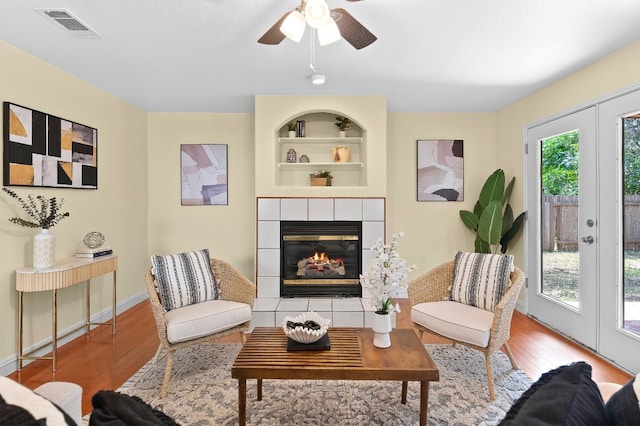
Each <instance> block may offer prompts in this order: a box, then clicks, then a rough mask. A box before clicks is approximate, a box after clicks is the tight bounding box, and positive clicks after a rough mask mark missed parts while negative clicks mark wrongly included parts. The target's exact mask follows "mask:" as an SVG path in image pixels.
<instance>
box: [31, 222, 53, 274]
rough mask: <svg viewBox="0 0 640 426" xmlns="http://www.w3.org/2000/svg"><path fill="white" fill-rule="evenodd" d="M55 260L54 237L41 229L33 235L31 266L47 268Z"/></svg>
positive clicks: (46, 230)
mask: <svg viewBox="0 0 640 426" xmlns="http://www.w3.org/2000/svg"><path fill="white" fill-rule="evenodd" d="M55 261H56V237H55V236H54V235H53V234H50V233H49V230H48V229H42V230H41V231H40V233H39V234H36V235H35V236H34V237H33V267H34V268H38V269H40V268H49V267H51V266H53V264H54V263H55Z"/></svg>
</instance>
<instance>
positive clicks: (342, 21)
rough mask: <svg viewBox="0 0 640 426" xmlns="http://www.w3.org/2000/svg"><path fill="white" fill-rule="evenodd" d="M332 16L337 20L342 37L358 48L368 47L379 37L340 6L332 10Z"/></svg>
mask: <svg viewBox="0 0 640 426" xmlns="http://www.w3.org/2000/svg"><path fill="white" fill-rule="evenodd" d="M331 17H332V18H333V20H334V21H336V25H338V29H339V30H340V35H341V36H342V38H343V39H345V40H347V42H349V44H351V45H352V46H353V47H355V48H356V49H362V48H363V47H367V46H369V45H370V44H371V43H373V42H374V41H376V40H377V39H378V37H376V36H374V35H373V34H372V33H371V31H369V30H368V29H366V28H365V27H364V25H362V24H361V23H360V22H358V20H356V18H354V17H353V16H351V14H349V12H347V11H346V10H344V9H342V8H340V7H338V8H336V9H332V10H331Z"/></svg>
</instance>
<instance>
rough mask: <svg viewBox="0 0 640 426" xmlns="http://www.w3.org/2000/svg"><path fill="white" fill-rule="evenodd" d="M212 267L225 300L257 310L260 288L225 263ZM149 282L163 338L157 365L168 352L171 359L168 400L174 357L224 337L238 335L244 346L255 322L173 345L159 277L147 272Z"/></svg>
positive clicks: (167, 371) (215, 261)
mask: <svg viewBox="0 0 640 426" xmlns="http://www.w3.org/2000/svg"><path fill="white" fill-rule="evenodd" d="M211 267H212V269H213V273H214V275H215V277H216V278H217V279H218V281H219V285H220V290H221V292H222V300H228V301H234V302H240V303H246V304H247V305H249V306H250V307H253V301H254V299H255V296H256V285H255V284H254V283H252V282H251V281H249V280H248V279H247V278H246V277H245V276H244V275H242V274H241V273H240V272H239V271H237V270H236V269H234V268H233V267H232V266H231V265H230V264H229V263H227V262H225V261H222V260H218V259H211ZM145 280H146V286H147V293H148V294H149V301H150V302H151V309H152V311H153V317H154V319H155V322H156V326H157V328H158V337H159V338H160V346H159V347H158V352H157V353H156V355H155V357H154V360H155V361H157V360H158V359H159V357H160V355H161V353H162V352H163V351H164V352H166V355H167V365H166V367H165V372H164V379H163V381H162V389H161V391H160V397H162V398H164V397H165V396H166V395H167V390H168V387H169V379H170V378H171V369H172V367H173V353H174V352H175V351H177V350H179V349H181V348H185V347H188V346H192V345H197V344H199V343H203V342H210V341H214V340H216V339H218V338H220V337H223V336H227V335H230V334H234V333H240V335H241V338H242V342H243V343H244V341H245V334H244V333H245V332H246V331H247V330H248V329H249V325H250V323H251V321H247V322H244V323H242V324H240V325H238V326H235V327H231V328H228V329H226V330H221V331H218V332H216V333H213V334H209V335H206V336H202V337H198V338H194V339H192V340H188V341H183V342H178V343H171V342H169V340H168V339H167V323H166V321H165V311H164V308H163V307H162V305H161V304H160V298H159V296H158V293H157V291H156V286H155V277H154V276H153V274H152V272H151V268H149V269H148V270H147V272H146V274H145ZM205 303H206V302H205Z"/></svg>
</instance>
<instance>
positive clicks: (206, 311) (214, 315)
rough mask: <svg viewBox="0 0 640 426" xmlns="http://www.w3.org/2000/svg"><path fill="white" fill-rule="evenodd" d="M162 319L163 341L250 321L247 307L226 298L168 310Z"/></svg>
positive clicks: (181, 340)
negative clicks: (163, 323) (163, 327)
mask: <svg viewBox="0 0 640 426" xmlns="http://www.w3.org/2000/svg"><path fill="white" fill-rule="evenodd" d="M164 319H165V322H166V323H167V340H169V342H171V343H178V342H184V341H187V340H192V339H196V338H198V337H203V336H208V335H209V334H213V333H218V332H220V331H224V330H227V329H229V328H232V327H235V326H237V325H240V324H242V323H245V322H247V321H251V306H249V305H248V304H246V303H240V302H233V301H229V300H209V301H207V302H202V303H196V304H194V305H188V306H184V307H182V308H178V309H174V310H172V311H169V312H167V313H166V314H165V315H164Z"/></svg>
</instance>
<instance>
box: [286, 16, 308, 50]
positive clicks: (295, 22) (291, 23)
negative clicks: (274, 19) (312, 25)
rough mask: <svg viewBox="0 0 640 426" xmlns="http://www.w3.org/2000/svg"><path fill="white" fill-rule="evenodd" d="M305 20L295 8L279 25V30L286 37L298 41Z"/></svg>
mask: <svg viewBox="0 0 640 426" xmlns="http://www.w3.org/2000/svg"><path fill="white" fill-rule="evenodd" d="M305 27H306V21H305V19H304V15H303V14H302V13H300V12H298V11H297V10H294V11H293V12H291V13H290V14H289V15H287V17H286V18H285V19H284V21H283V22H282V25H280V31H281V32H282V34H284V35H285V36H287V38H288V39H290V40H293V41H295V42H296V43H298V42H299V41H300V40H301V39H302V35H303V34H304V29H305Z"/></svg>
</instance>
